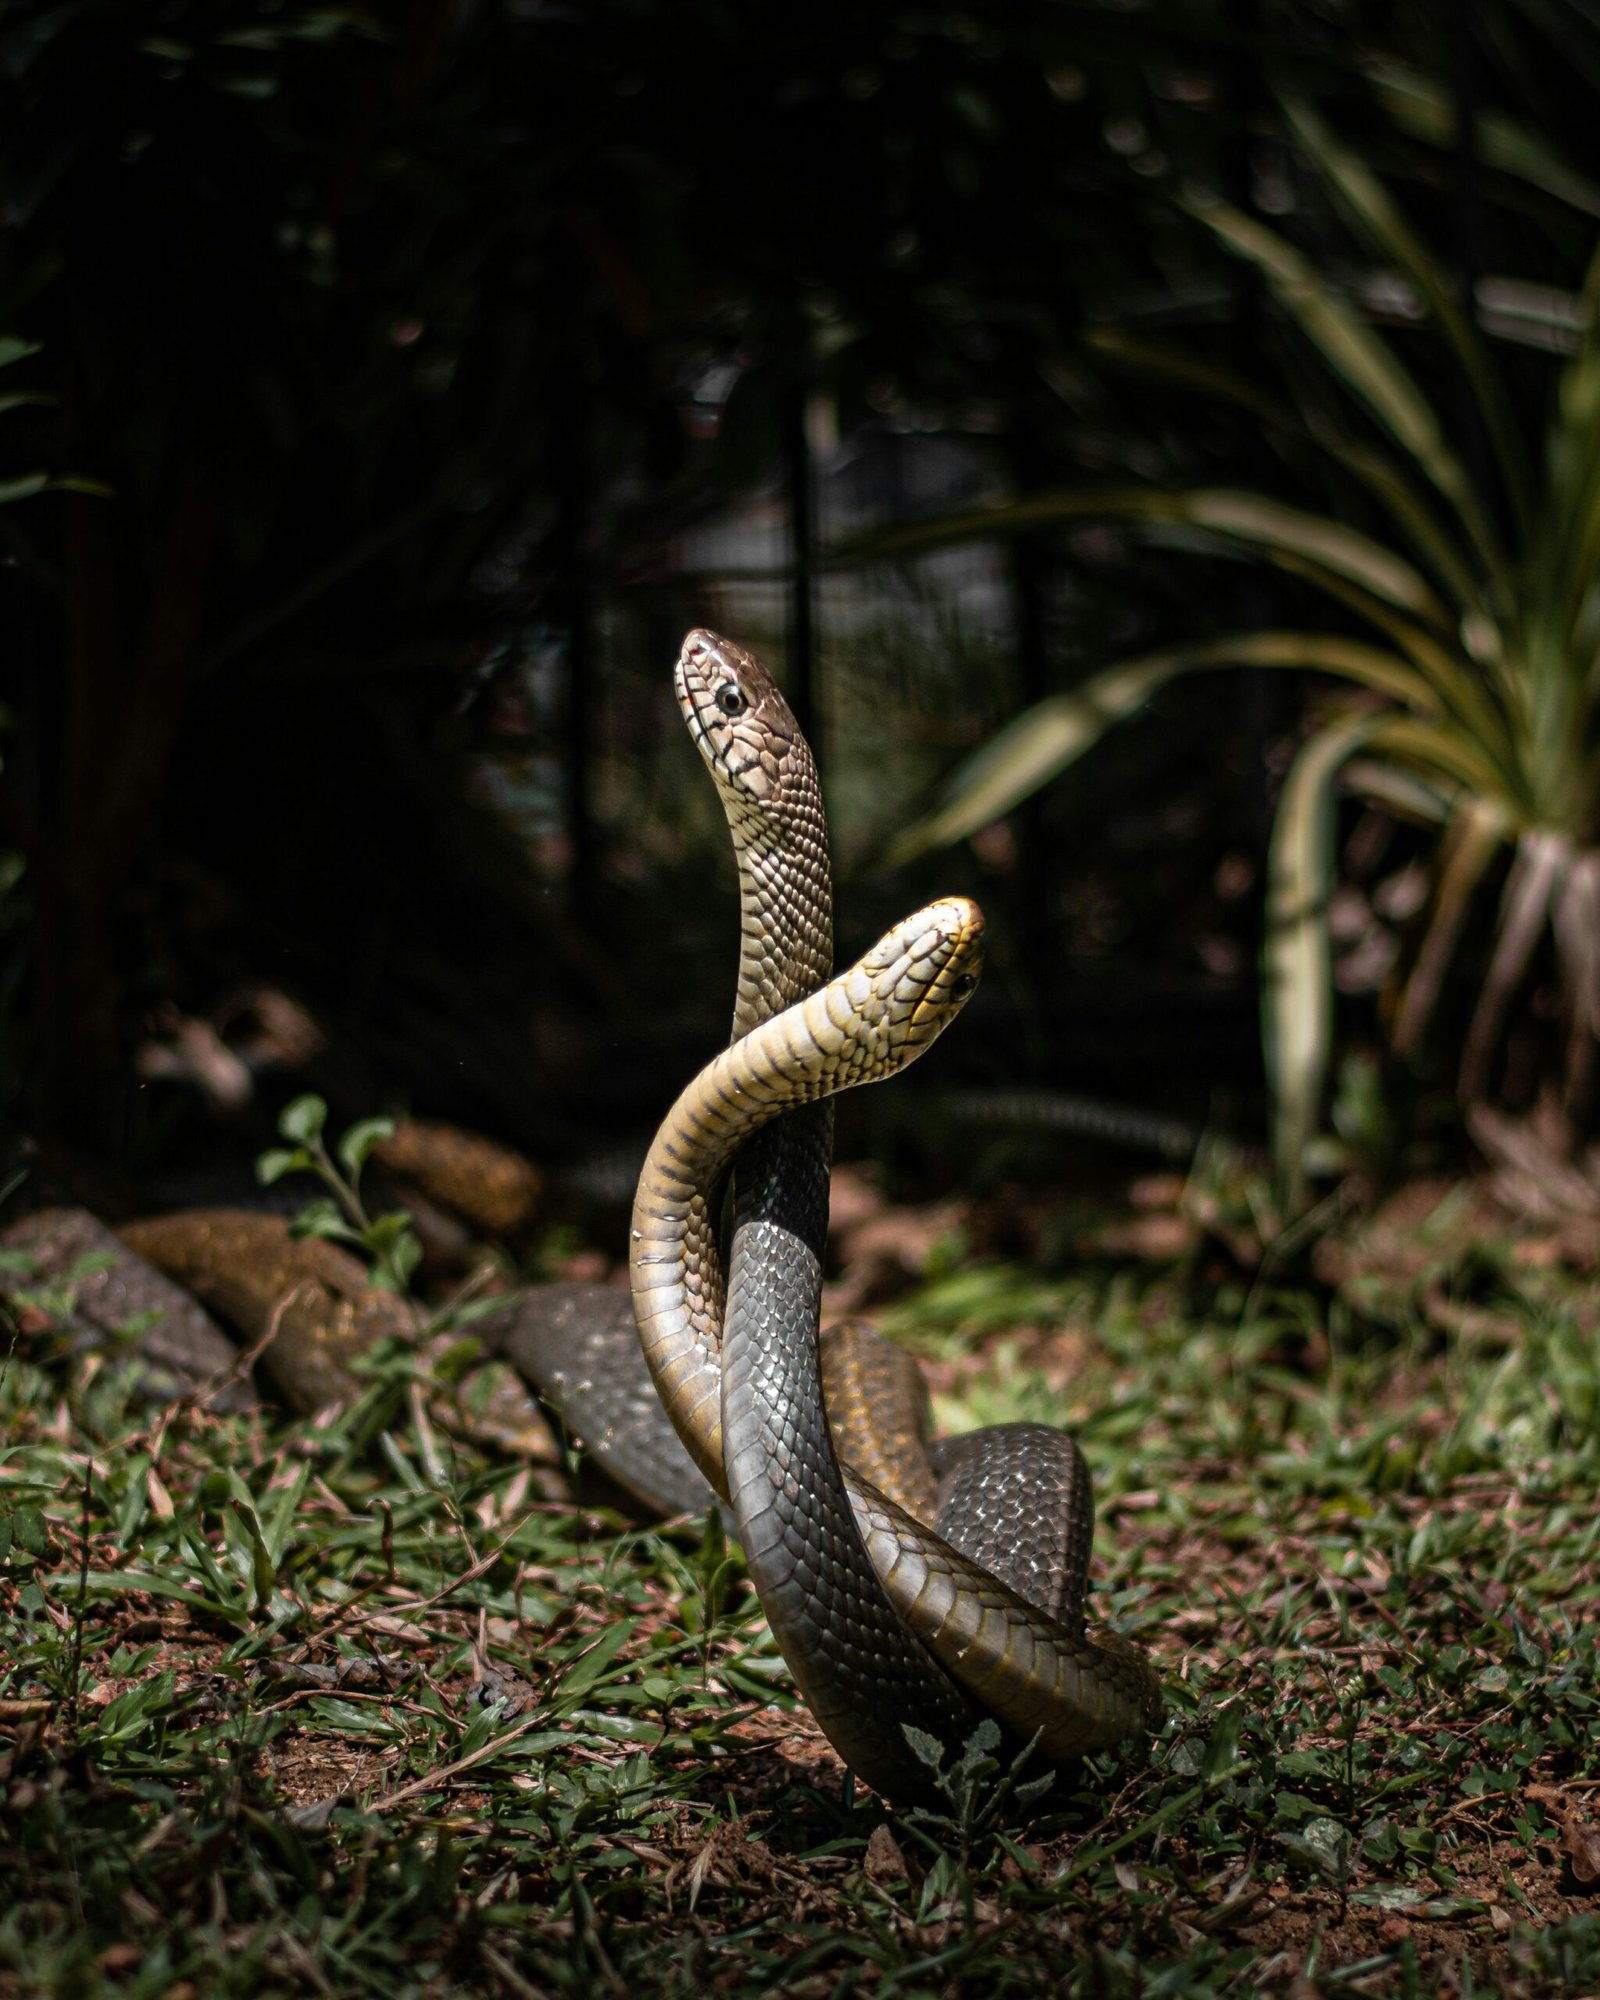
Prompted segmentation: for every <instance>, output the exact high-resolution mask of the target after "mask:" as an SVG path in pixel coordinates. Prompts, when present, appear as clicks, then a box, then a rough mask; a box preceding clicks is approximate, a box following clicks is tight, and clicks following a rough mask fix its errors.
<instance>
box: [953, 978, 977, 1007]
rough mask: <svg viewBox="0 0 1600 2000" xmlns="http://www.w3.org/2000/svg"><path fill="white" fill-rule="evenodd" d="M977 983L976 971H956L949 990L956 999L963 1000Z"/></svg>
mask: <svg viewBox="0 0 1600 2000" xmlns="http://www.w3.org/2000/svg"><path fill="white" fill-rule="evenodd" d="M977 983H978V978H977V974H976V973H972V972H958V973H957V974H956V976H955V978H954V979H952V980H951V982H950V991H951V992H952V993H953V994H954V995H955V996H956V998H957V999H958V1000H965V999H966V997H967V995H968V994H969V993H970V992H971V991H972V989H973V987H974V986H976V985H977Z"/></svg>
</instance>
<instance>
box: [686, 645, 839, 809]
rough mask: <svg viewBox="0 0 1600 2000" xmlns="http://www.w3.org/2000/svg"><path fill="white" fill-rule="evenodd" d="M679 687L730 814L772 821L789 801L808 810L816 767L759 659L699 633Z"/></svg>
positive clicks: (814, 788)
mask: <svg viewBox="0 0 1600 2000" xmlns="http://www.w3.org/2000/svg"><path fill="white" fill-rule="evenodd" d="M673 686H674V687H675V689H676V690H677V696H678V706H679V707H680V708H681V709H682V710H683V714H684V720H685V721H686V722H687V723H688V725H689V732H690V734H691V735H692V736H693V737H694V740H695V744H696V747H697V748H698V749H699V752H700V755H701V756H702V757H703V758H704V759H705V760H706V763H707V765H708V766H709V767H710V771H711V775H712V777H713V778H715V779H716V781H717V787H718V789H719V790H720V791H721V793H722V795H723V800H724V803H725V804H726V805H727V806H728V808H729V810H730V813H731V812H741V813H745V814H755V815H758V816H759V817H761V818H763V819H767V818H768V817H769V816H773V817H775V816H776V815H777V814H778V813H779V812H780V811H781V810H782V809H783V807H784V805H785V802H788V803H789V804H790V805H791V806H792V804H793V802H794V801H796V800H799V801H801V802H802V803H807V804H808V803H809V802H810V800H811V799H812V798H813V797H814V796H815V795H816V791H817V774H816V767H815V766H814V764H813V763H812V761H811V752H810V750H809V749H808V747H807V745H806V740H805V738H804V737H803V736H802V735H801V734H800V725H799V723H797V722H796V721H795V719H794V713H793V711H792V710H791V708H790V707H789V704H788V703H787V702H786V701H785V700H784V698H783V696H782V695H781V694H780V693H779V692H778V685H777V683H776V681H774V680H773V678H772V676H771V674H769V673H768V672H767V670H766V668H765V667H764V666H762V664H761V662H760V661H759V660H758V659H757V658H756V657H755V655H754V654H753V653H747V652H746V651H745V649H744V648H743V646H736V645H735V644H734V642H733V641H732V640H731V639H724V638H722V637H721V636H720V634H718V633H716V632H708V631H705V630H704V629H703V628H697V629H696V630H695V631H693V632H690V633H689V634H688V636H687V637H686V638H685V639H684V642H683V647H682V650H681V651H680V652H679V654H678V664H677V668H676V670H675V672H674V675H673ZM818 819H819V824H820V807H819V809H818Z"/></svg>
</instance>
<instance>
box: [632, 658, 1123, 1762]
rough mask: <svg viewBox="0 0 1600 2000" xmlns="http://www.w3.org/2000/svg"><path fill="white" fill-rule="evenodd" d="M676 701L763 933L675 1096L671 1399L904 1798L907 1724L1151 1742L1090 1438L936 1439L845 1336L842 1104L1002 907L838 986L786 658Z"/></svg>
mask: <svg viewBox="0 0 1600 2000" xmlns="http://www.w3.org/2000/svg"><path fill="white" fill-rule="evenodd" d="M677 691H678V697H679V701H680V705H681V706H682V708H683V711H684V714H685V717H686V719H687V721H688V723H689V727H690V731H691V733H692V734H693V736H694V738H695V741H696V743H697V745H698V747H699V749H700V751H701V754H702V757H703V758H704V760H705V762H706V764H707V766H708V768H709V769H710V771H711V773H712V776H713V778H714V779H715V781H716V784H717V787H718V791H719V793H720V795H721V797H722V802H723V805H724V807H725V809H726V812H727V817H728V823H729V828H730V831H731V833H732V835H733V841H734V848H735V853H736V856H737V860H738V865H739V877H740V911H741V914H740V925H741V935H742V941H743V942H742V950H741V959H740V980H739V999H738V1006H737V1009H736V1013H735V1020H734V1030H735V1041H734V1043H733V1045H732V1046H731V1047H730V1048H728V1049H727V1050H725V1051H724V1052H723V1053H722V1055H720V1056H719V1057H718V1058H717V1059H716V1060H715V1061H714V1062H713V1063H711V1064H710V1065H708V1066H707V1068H706V1069H704V1070H703V1071H702V1072H701V1073H700V1075H699V1076H697V1077H696V1078H695V1079H694V1081H693V1082H692V1083H691V1084H690V1085H689V1086H688V1088H687V1089H686V1090H685V1091H684V1092H683V1094H682V1095H681V1096H680V1098H679V1100H678V1102H677V1104H676V1105H675V1106H674V1107H673V1110H672V1111H671V1112H670V1113H669V1114H668V1117H667V1119H666V1121H665V1123H664V1124H663V1126H662V1128H661V1131H660V1132H659V1134H658V1135H657V1138H656V1141H655V1144H654V1145H653V1147H652V1148H651V1152H650V1155H649V1158H648V1160H647V1161H646V1164H645V1168H644V1171H643V1173H642V1174H641V1176H640V1181H639V1191H638V1196H637V1199H636V1201H635V1206H634V1218H633V1241H632V1254H631V1259H630V1262H631V1271H632V1281H633V1297H634V1310H635V1317H636V1319H637V1322H638V1328H639V1335H640V1340H641V1342H642V1345H643V1348H644V1351H645V1354H646V1358H647V1360H648V1362H649V1364H650V1369H651V1373H652V1376H653V1378H654V1380H655V1383H656V1387H657V1389H658V1390H659V1392H660V1394H661V1399H662V1402H663V1405H664V1406H665V1408H666V1410H667V1412H668V1414H669V1415H670V1416H671V1418H672V1420H673V1423H674V1426H675V1427H676V1429H677V1432H678V1435H679V1436H680V1438H681V1439H682V1440H683V1443H684V1445H685V1447H686V1448H687V1449H688V1451H689V1454H690V1456H691V1457H692V1458H693V1459H694V1461H695V1463H696V1465H697V1466H698V1467H699V1469H700V1471H701V1473H702V1474H703V1475H704V1476H705V1478H706V1479H707V1480H708V1482H709V1483H710V1484H711V1486H712V1487H713V1489H714V1490H715V1491H716V1492H717V1493H718V1494H719V1495H720V1496H722V1497H724V1498H725V1499H727V1500H728V1502H729V1504H730V1506H731V1509H732V1512H733V1517H734V1521H735V1525H736V1526H737V1529H738V1532H739V1536H740V1539H741V1541H742V1542H743V1544H744V1547H745V1554H746V1559H747V1561H748V1564H749V1567H750V1573H751V1577H752V1580H753V1582H754V1583H755V1586H756V1589H757V1592H758V1594H759V1595H760V1597H761V1601H762V1604H763V1607H764V1609H765V1610H766V1613H767V1616H768V1620H769V1623H770V1624H771V1626H772V1629H773V1632H774V1636H775V1637H776V1638H777V1640H778V1643H779V1646H780V1648H781V1649H782V1651H783V1653H784V1657H785V1659H786V1660H787V1661H788V1663H789V1666H790V1668H791V1671H792V1672H793V1673H794V1676H795V1679H796V1681H797V1682H798V1684H799V1686H800V1687H801V1690H802V1691H803V1692H804V1694H805V1695H806V1697H807V1699H808V1701H809V1702H810V1704H811V1706H812V1709H813V1712H814V1713H815V1714H816V1716H817V1719H818V1721H819V1722H820V1723H821V1725H822V1727H823V1729H824V1730H825V1731H826V1733H827V1735H828V1736H829V1738H830V1740H831V1741H832V1742H833V1744H834V1746H835V1748H836V1749H838V1751H839V1752H840V1754H841V1756H843V1757H844V1759H845V1761H846V1762H847V1763H849V1764H850V1765H851V1766H852V1768H853V1769H855V1770H856V1771H857V1772H858V1773H859V1774H860V1775H861V1776H862V1777H863V1778H865V1779H867V1780H868V1782H870V1783H871V1784H873V1785H874V1786H876V1787H877V1788H878V1789H879V1790H882V1791H884V1792H886V1793H888V1794H890V1795H891V1796H899V1797H908V1796H916V1795H919V1794H921V1793H923V1792H925V1791H926V1789H927V1785H928V1774H927V1770H926V1768H925V1766H923V1764H922V1763H921V1761H920V1760H919V1759H918V1758H917V1757H916V1756H915V1754H914V1752H913V1751H912V1749H911V1748H910V1746H909V1744H908V1742H907V1740H906V1737H905V1734H904V1730H903V1728H902V1724H903V1722H905V1721H906V1720H913V1721H915V1722H916V1723H917V1724H918V1725H919V1726H920V1727H921V1728H923V1729H925V1730H927V1731H928V1732H929V1733H931V1734H933V1735H934V1736H936V1737H937V1738H939V1739H941V1740H942V1741H943V1742H944V1743H945V1744H946V1745H947V1746H950V1747H954V1746H955V1745H956V1744H958V1743H959V1741H960V1740H961V1739H962V1738H963V1737H964V1736H965V1735H967V1734H968V1733H969V1732H970V1729H971V1727H972V1725H973V1723H974V1722H975V1721H976V1719H977V1717H978V1716H979V1715H980V1714H984V1713H987V1714H990V1715H992V1716H994V1717H995V1718H996V1719H997V1720H998V1721H1000V1722H1001V1723H1002V1724H1003V1725H1004V1726H1005V1727H1006V1728H1007V1729H1008V1730H1009V1731H1010V1732H1011V1733H1012V1734H1013V1735H1014V1736H1017V1737H1021V1738H1022V1739H1024V1740H1026V1739H1029V1738H1033V1737H1037V1739H1038V1741H1039V1744H1040V1747H1041V1748H1042V1749H1043V1750H1044V1751H1045V1753H1046V1754H1047V1755H1049V1756H1051V1757H1054V1758H1056V1759H1058V1760H1067V1759H1070V1758H1073V1757H1077V1756H1081V1755H1083V1754H1084V1753H1086V1752H1088V1751H1091V1750H1095V1749H1098V1748H1101V1747H1103V1746H1105V1745H1107V1744H1109V1743H1112V1742H1115V1741H1117V1740H1119V1739H1122V1738H1126V1737H1131V1736H1134V1735H1136V1734H1139V1733H1141V1732H1142V1731H1143V1730H1144V1729H1146V1728H1148V1726H1149V1725H1150V1723H1151V1722H1152V1720H1153V1719H1154V1717H1155V1716H1156V1714H1157V1713H1158V1712H1159V1705H1160V1693H1159V1684H1158V1682H1157V1680H1156V1677H1155V1674H1154V1671H1153V1669H1152V1668H1151V1666H1150V1664H1149V1662H1148V1660H1147V1659H1146V1657H1145V1656H1144V1654H1143V1653H1142V1652H1141V1651H1140V1650H1139V1649H1138V1648H1136V1647H1134V1646H1132V1645H1130V1644H1128V1643H1127V1642H1125V1641H1123V1640H1121V1639H1120V1638H1117V1637H1116V1636H1114V1635H1102V1636H1100V1637H1099V1638H1098V1639H1091V1638H1089V1637H1088V1636H1087V1635H1086V1634H1085V1632H1084V1629H1083V1597H1084V1593H1085V1589H1086V1576H1087V1561H1088V1546H1089V1536H1090V1533H1091V1529H1092V1501H1091V1497H1090V1493H1089V1487H1088V1480H1087V1474H1086V1472H1085V1469H1084V1466H1083V1462H1082V1459H1081V1457H1080V1456H1079V1454H1078V1452H1077V1449H1076V1447H1075V1446H1074V1445H1073V1444H1072V1443H1071V1441H1070V1440H1069V1439H1068V1438H1066V1437H1065V1436H1064V1435H1063V1434H1062V1433H1061V1432H1059V1431H1055V1430H1053V1429H1051V1428H1049V1427H1047V1426H1043V1425H1037V1424H1018V1425H1006V1426H1000V1427H997V1428H996V1429H994V1430H992V1431H989V1432H980V1433H976V1434H973V1435H972V1436H971V1437H969V1438H967V1439H961V1440H954V1441H951V1443H950V1444H948V1445H947V1446H945V1447H943V1448H939V1449H936V1450H935V1451H934V1452H933V1453H932V1454H928V1453H925V1452H921V1451H919V1447H918V1443H917V1440H916V1436H915V1433H916V1430H917V1423H916V1419H915V1417H914V1416H912V1417H907V1416H906V1415H905V1412H906V1410H907V1409H908V1408H909V1407H910V1404H909V1403H908V1399H907V1396H906V1392H905V1388H904V1376H903V1374H902V1375H898V1377H897V1389H896V1393H897V1395H898V1398H899V1400H898V1402H897V1403H896V1404H895V1406H894V1414H892V1415H890V1416H889V1417H887V1418H884V1417H880V1416H878V1415H877V1414H875V1406H874V1404H873V1402H872V1399H871V1398H870V1397H869V1396H867V1395H864V1394H862V1393H858V1392H859V1391H860V1390H861V1389H862V1387H863V1385H864V1384H865V1383H866V1381H867V1378H868V1377H869V1376H871V1375H872V1374H873V1373H874V1371H876V1372H877V1373H878V1374H880V1375H882V1374H891V1375H893V1374H895V1373H896V1371H895V1369H894V1365H893V1364H892V1363H890V1362H886V1361H884V1359H883V1358H882V1356H881V1354H880V1353H877V1352H876V1351H875V1349H874V1344H873V1339H872V1337H871V1336H870V1334H869V1332H868V1331H867V1330H866V1329H860V1328H856V1327H847V1328H845V1329H843V1330H837V1331H835V1332H834V1333H832V1334H831V1335H830V1336H829V1339H828V1341H827V1342H826V1344H825V1345H824V1347H823V1349H822V1350H821V1351H820V1352H819V1342H818V1336H817V1324H818V1317H819V1309H820V1299H821V1282H822V1271H821V1255H822V1248H823V1243H824V1239H825V1236H826V1228H827V1168H828V1153H829V1137H830V1134H829V1127H828V1123H827V1115H826V1100H827V1099H828V1098H829V1097H831V1096H832V1095H834V1094H835V1093H836V1092H837V1091H839V1090H841V1089H845V1088H849V1087H852V1086H853V1085H856V1084H859V1083H864V1082H870V1081H873V1080H875V1079H876V1078H878V1077H880V1076H883V1075H887V1074H890V1073H892V1072H893V1071H894V1070H895V1069H898V1068H900V1067H903V1066H904V1064H905V1063H907V1062H909V1061H911V1060H914V1059H915V1057H916V1055H918V1054H919V1053H920V1052H921V1050H922V1049H923V1048H924V1047H925V1046H926V1045H927V1043H928V1042H930V1041H931V1040H932V1039H933V1037H934V1036H935V1035H937V1034H938V1033H939V1032H941V1031H942V1029H943V1028H944V1026H946V1025H947V1024H948V1022H949V1021H950V1020H951V1019H953V1018H954V1014H955V1013H956V1012H957V1011H958V1010H959V1008H960V1006H961V1004H963V1002H964V1000H965V998H966V997H967V995H968V994H969V993H970V992H971V990H972V988H973V986H974V985H975V984H976V980H977V974H978V970H979V967H980V965H981V956H982V944H981V940H982V918H981V916H980V915H979V913H978V911H977V909H976V908H975V906H973V905H972V904H970V903H968V902H966V901H965V900H964V899H961V898H951V899H947V900H945V901H944V902H941V903H936V904H933V905H931V906H930V907H929V908H928V909H926V910H924V911H920V912H918V913H917V914H916V915H915V916H913V917H909V918H907V919H906V920H905V921H904V922H903V923H901V924H899V925H897V926H895V928H894V929H893V930H892V931H890V932H889V933H888V934H887V936H886V937H885V938H884V939H882V940H881V941H880V942H879V944H877V945H876V946H874V947H873V949H872V951H870V952H868V953H867V954H866V956H865V957H864V958H862V959H861V960H860V961H858V963H857V964H856V965H855V966H853V967H851V968H850V969H849V970H848V971H847V972H845V973H843V974H841V975H840V976H839V977H838V978H836V979H832V980H828V981H826V983H825V984H822V985H820V986H817V985H816V981H817V978H818V976H819V975H821V976H823V977H824V978H826V973H827V970H828V964H827V960H828V958H829V956H830V955H831V954H830V943H829V941H830V938H831V928H832V926H831V907H832V886H831V877H830V872H829V865H828V854H827V841H826V832H825V826H824V822H823V818H822V810H821V799H820V789H819V787H818V785H817V779H816V772H815V767H814V765H813V763H812V759H811V756H810V752H809V750H808V749H807V747H806V745H805V742H804V739H803V738H802V736H801V735H800V732H799V729H798V727H797V726H796V724H795V722H794V718H793V716H792V715H791V714H790V712H789V710H788V707H787V705H786V704H785V703H784V701H783V698H782V696H781V694H780V693H779V692H778V690H777V688H776V687H775V685H774V684H773V682H772V680H771V678H770V677H769V676H768V675H767V673H766V672H765V670H764V669H763V668H762V667H761V666H760V664H759V663H758V662H757V661H756V660H755V659H753V658H752V657H751V656H750V655H749V654H748V653H746V652H744V651H743V649H742V648H739V647H737V646H734V645H732V644H731V642H729V641H727V640H725V639H721V638H719V637H718V636H717V635H715V634H714V633H709V632H704V631H697V632H692V633H690V635H689V636H688V638H687V639H686V640H685V642H684V646H683V650H682V653H681V654H680V657H679V662H678V669H677ZM813 989H814V990H813ZM797 992H798V993H803V994H805V997H804V998H797V997H796V995H797ZM785 1114H786V1115H785ZM735 1158H737V1169H736V1172H735V1175H734V1222H733V1230H732V1238H731V1244H730V1248H729V1255H728V1259H727V1264H726V1269H725V1270H724V1267H723V1264H722V1260H721V1257H720V1254H719V1244H718V1232H717V1228H716V1216H717V1213H718V1195H719V1190H720V1187H721V1182H722V1176H723V1175H724V1174H725V1172H726V1171H727V1170H728V1168H729V1167H730V1165H732V1164H733V1162H734V1160H735ZM829 1353H831V1354H832V1356H833V1372H834V1373H835V1375H836V1376H837V1377H838V1378H839V1379H840V1382H841V1384H842V1386H841V1388H840V1389H839V1391H838V1393H833V1394H830V1392H829V1390H828V1389H826V1388H825V1384H824V1369H825V1362H824V1355H825V1354H829ZM836 1432H837V1433H838V1437H837V1438H836ZM841 1445H842V1447H843V1448H842V1450H841V1449H840V1446H841ZM929 1517H932V1519H931V1521H930V1518H929Z"/></svg>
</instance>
